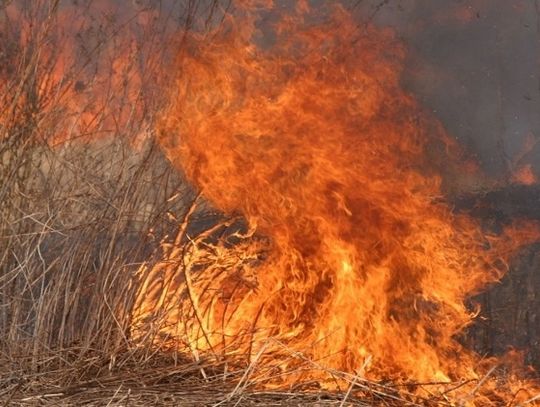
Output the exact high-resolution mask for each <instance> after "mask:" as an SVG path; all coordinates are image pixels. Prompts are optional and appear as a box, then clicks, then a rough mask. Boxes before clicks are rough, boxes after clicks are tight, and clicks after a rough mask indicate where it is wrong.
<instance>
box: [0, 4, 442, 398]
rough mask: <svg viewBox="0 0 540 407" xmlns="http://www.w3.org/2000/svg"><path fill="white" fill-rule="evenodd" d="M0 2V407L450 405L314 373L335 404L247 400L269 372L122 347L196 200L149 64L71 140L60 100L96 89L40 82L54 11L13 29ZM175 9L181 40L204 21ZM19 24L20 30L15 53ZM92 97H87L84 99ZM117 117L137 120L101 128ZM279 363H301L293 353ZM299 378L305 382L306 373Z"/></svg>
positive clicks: (110, 37) (35, 14)
mask: <svg viewBox="0 0 540 407" xmlns="http://www.w3.org/2000/svg"><path fill="white" fill-rule="evenodd" d="M8 3H9V2H0V13H1V16H0V24H1V31H0V39H1V40H0V181H1V182H0V402H1V403H3V404H4V405H15V406H17V405H20V406H23V405H24V406H26V405H129V406H131V405H133V406H136V405H214V404H215V405H335V406H342V405H351V404H354V405H360V406H361V405H365V406H368V405H373V404H381V405H400V406H401V405H423V404H432V405H449V403H447V402H446V401H445V397H444V395H442V396H440V397H437V398H434V399H433V401H431V402H429V403H428V402H427V401H426V400H421V399H418V398H415V397H413V396H411V397H407V396H404V395H406V392H404V391H403V388H402V387H400V388H398V387H393V386H392V385H390V384H385V385H383V384H376V383H368V382H365V381H360V380H359V379H358V378H356V377H354V376H347V375H344V374H343V373H340V372H328V373H329V374H330V375H332V376H335V377H340V378H341V379H342V380H344V381H345V382H348V383H349V384H350V385H349V387H348V388H344V389H343V392H342V393H341V394H335V393H326V392H321V391H316V390H317V387H316V385H315V384H313V383H304V384H303V385H302V387H298V388H292V389H288V390H287V391H272V392H270V391H268V392H263V391H258V390H257V386H255V385H256V384H257V383H258V382H259V381H260V380H261V377H262V378H268V377H269V376H271V375H273V374H279V372H277V373H276V372H270V371H264V369H259V370H258V371H257V374H254V369H253V366H254V365H255V364H256V362H257V360H256V359H255V360H254V361H253V360H252V361H251V362H250V363H247V364H246V361H245V358H244V357H242V356H239V360H238V363H236V361H234V360H230V359H229V360H227V361H226V362H225V361H223V360H221V361H220V360H219V358H214V359H212V360H208V361H205V360H202V359H200V358H199V357H198V356H197V355H193V354H186V355H181V354H177V353H175V352H171V351H166V350H163V349H159V348H156V346H155V343H154V342H155V341H154V338H152V337H151V335H148V337H147V338H146V341H142V342H141V341H138V343H137V344H136V345H134V343H133V340H132V333H131V332H130V327H131V320H130V315H131V314H130V312H131V309H132V307H133V303H134V301H135V299H136V298H137V290H138V289H139V284H138V281H139V280H138V276H137V273H136V272H137V271H138V270H139V269H140V266H141V264H142V263H143V262H145V261H148V260H149V259H151V258H152V254H153V253H155V252H156V250H157V251H158V253H159V250H158V247H159V245H160V242H161V241H162V240H163V239H167V237H166V236H172V238H171V239H174V238H175V237H176V234H177V233H178V225H179V224H180V223H181V220H182V219H184V218H185V215H186V213H187V211H188V210H189V208H190V207H191V204H192V202H193V201H194V200H195V199H197V198H196V194H195V193H194V191H192V190H191V189H190V187H189V186H187V185H186V183H185V182H184V180H183V179H182V176H181V174H179V173H178V172H177V171H176V170H175V169H173V168H172V167H171V166H170V164H169V162H168V161H167V160H166V158H165V157H164V155H163V154H162V152H161V151H160V149H159V147H158V146H157V145H156V144H155V143H154V142H153V134H152V132H153V130H152V123H153V120H154V116H155V114H156V112H157V111H159V103H160V102H159V100H158V101H156V95H159V94H160V92H159V81H156V79H155V78H156V75H157V74H158V73H157V71H155V70H152V69H155V67H156V65H152V64H142V66H141V64H140V63H139V62H140V61H139V62H137V58H138V56H137V55H135V56H133V58H134V59H133V60H128V65H130V66H136V67H137V69H139V71H138V75H139V76H138V77H139V78H143V79H144V80H142V81H141V82H143V85H144V86H142V85H141V87H142V88H144V89H145V92H146V93H144V94H142V95H138V96H137V97H136V98H135V99H134V100H133V99H132V98H130V96H129V92H122V90H125V89H119V90H117V89H114V90H113V92H112V96H111V97H110V98H109V97H106V98H104V99H103V100H105V102H106V103H104V104H103V105H102V109H97V110H92V109H90V110H89V111H90V112H91V113H92V115H93V116H92V120H91V122H92V126H88V127H86V128H85V129H86V130H87V131H86V132H82V133H83V134H82V136H81V128H82V127H81V126H80V125H77V126H75V125H73V123H74V121H75V122H77V117H74V116H73V112H71V111H69V107H66V106H67V104H66V100H69V99H70V98H72V97H73V96H72V92H73V90H74V89H75V90H77V89H78V90H81V88H82V87H84V90H85V92H87V93H88V94H92V92H93V91H94V88H92V86H94V82H93V80H94V79H95V83H98V82H99V81H98V79H96V78H95V77H92V78H93V79H92V78H90V79H89V77H88V74H87V73H86V74H85V75H87V76H85V77H84V78H85V82H84V83H82V84H81V81H80V78H79V77H78V76H77V75H78V73H80V72H83V71H84V69H86V68H87V67H88V66H89V65H90V62H88V63H86V62H84V61H83V62H82V66H81V65H77V64H74V65H73V67H71V68H70V67H69V66H68V67H67V68H65V69H66V71H65V72H64V75H63V76H62V78H61V80H58V78H56V79H54V80H52V79H51V77H54V75H52V74H51V72H52V70H53V69H54V66H55V64H56V62H55V61H57V59H58V58H60V57H61V56H60V55H59V54H58V53H55V52H46V50H50V49H51V44H52V45H53V46H52V49H59V48H61V47H62V46H63V44H62V43H57V42H56V41H59V40H61V39H62V38H61V36H59V34H58V30H57V28H58V27H57V26H55V24H57V23H59V22H58V18H59V17H58V15H57V14H58V13H59V11H58V10H59V8H61V4H60V2H58V1H56V2H48V1H37V2H27V3H26V5H25V7H27V9H26V14H25V15H23V16H22V17H21V20H18V21H13V19H12V17H11V16H9V15H8V13H7V11H6V7H7V6H8ZM22 3H24V2H21V4H22ZM86 3H88V4H87V7H92V5H91V3H92V2H91V1H87V2H86ZM180 3H181V4H180ZM81 7H82V6H81ZM178 7H180V9H181V10H182V11H181V13H183V14H182V19H180V20H178V22H177V24H178V25H179V27H180V28H181V27H182V26H184V25H185V24H187V25H188V26H189V25H190V24H192V18H193V15H194V14H195V13H196V12H204V13H210V14H211V13H213V10H214V9H213V7H207V8H205V9H204V10H203V11H201V9H199V10H197V3H196V2H194V1H191V0H190V1H184V2H179V6H178ZM113 20H114V19H112V18H111V20H110V21H109V23H110V26H107V25H102V24H98V26H99V27H100V29H101V30H103V32H101V33H98V34H96V33H94V35H96V38H97V37H100V38H102V39H100V40H99V41H98V40H96V42H95V44H94V46H93V47H92V48H91V50H90V53H89V54H88V55H89V60H88V61H90V60H91V59H92V58H93V57H96V58H97V57H99V55H101V53H102V52H103V53H105V52H106V50H108V49H109V48H110V47H111V44H113V43H115V41H118V38H117V37H118V35H119V33H120V32H121V31H119V30H118V27H116V26H115V25H114V24H120V23H118V21H116V20H114V21H113ZM21 21H33V22H34V25H33V29H32V31H31V32H32V35H31V36H30V37H29V38H28V39H27V42H26V43H25V44H24V46H21V39H20V38H19V35H20V32H19V31H18V30H19V29H20V27H21V25H20V23H21ZM94 28H95V27H94ZM180 31H181V29H180ZM82 34H84V33H82ZM162 39H163V37H159V36H155V37H154V36H152V37H150V38H149V37H142V38H141V39H139V41H141V44H142V45H143V46H142V47H141V49H143V50H144V46H145V45H148V46H149V47H156V44H161V46H162V47H163V44H164V43H162V42H161V41H162ZM86 44H87V43H86ZM117 45H118V44H116V46H117ZM174 46H178V44H175V45H174ZM158 54H159V52H158ZM160 55H161V54H160ZM143 60H144V58H143ZM128 74H129V72H128ZM96 75H97V74H96ZM128 77H132V76H129V75H128ZM121 83H122V82H121ZM123 83H124V84H125V86H126V87H128V86H129V82H127V81H126V82H123ZM146 85H149V86H148V87H145V86H146ZM153 85H155V87H154V88H153V87H152V86H153ZM101 89H102V88H99V89H97V85H96V91H97V90H100V91H101ZM92 103H94V104H95V103H97V102H96V101H95V100H94V101H93V102H92ZM118 109H128V110H129V109H133V111H136V112H137V114H133V115H128V117H129V119H128V120H124V121H123V122H120V125H117V126H113V127H111V126H110V122H111V115H112V116H114V112H115V111H117V110H118ZM83 113H84V114H88V112H82V113H80V114H81V115H82V114H83ZM119 117H120V116H119ZM122 117H125V116H122ZM113 119H114V117H113ZM113 121H115V120H113ZM116 123H117V124H118V123H119V122H118V121H116ZM88 129H90V130H88ZM135 140H136V141H135ZM207 216H210V218H209V219H210V220H206V219H205V217H207ZM193 219H195V220H194V221H193V222H194V223H195V225H196V227H194V229H193V230H195V231H199V232H200V231H201V230H204V225H210V224H215V223H216V220H217V219H220V218H219V216H217V215H216V214H214V213H212V211H211V210H210V209H208V208H207V207H206V206H205V205H204V204H203V205H202V208H201V209H199V210H198V211H197V213H195V214H194V218H193ZM197 225H198V226H197ZM185 232H186V230H185V229H181V236H179V237H178V239H179V243H181V244H182V245H191V244H194V243H193V240H192V239H187V238H186V236H185ZM192 237H193V236H192ZM183 247H185V246H183ZM179 272H181V270H179ZM290 357H291V358H296V359H299V360H301V359H302V355H298V354H294V353H291V354H290ZM297 366H298V368H299V369H302V368H304V369H305V368H306V366H307V367H308V368H311V369H313V368H314V366H313V362H311V361H307V360H306V361H302V363H297ZM415 386H416V385H413V384H411V386H410V387H411V389H413V388H414V387H415ZM428 387H429V385H428ZM306 390H309V391H306ZM449 391H451V388H449ZM358 392H360V393H361V394H362V397H361V398H358V397H360V396H359V395H358ZM354 394H356V396H355V395H354ZM398 394H399V395H398ZM403 397H406V398H408V401H406V400H405V399H403Z"/></svg>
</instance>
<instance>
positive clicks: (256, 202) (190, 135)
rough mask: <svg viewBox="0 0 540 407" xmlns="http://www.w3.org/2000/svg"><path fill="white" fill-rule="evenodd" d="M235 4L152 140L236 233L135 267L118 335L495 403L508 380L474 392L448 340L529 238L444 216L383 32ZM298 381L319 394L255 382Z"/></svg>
mask: <svg viewBox="0 0 540 407" xmlns="http://www.w3.org/2000/svg"><path fill="white" fill-rule="evenodd" d="M241 5H242V7H240V8H238V9H237V10H236V12H235V14H234V16H233V15H232V14H229V15H227V16H226V18H225V20H224V22H223V24H221V25H219V26H218V27H216V28H214V29H213V30H212V31H211V32H210V33H207V34H206V35H203V34H197V33H194V34H192V35H190V36H189V37H188V38H187V40H186V44H187V48H186V50H185V52H183V53H182V54H181V55H180V56H179V58H178V80H177V82H176V86H175V87H174V90H173V91H172V92H171V104H170V107H169V108H168V109H167V110H166V111H165V112H163V114H162V118H161V121H160V124H159V132H160V136H159V140H160V143H161V144H162V146H163V147H164V149H165V150H166V151H167V154H168V157H169V158H170V160H171V161H172V162H173V163H174V164H175V165H177V166H178V167H179V168H181V169H183V171H184V172H185V173H186V175H187V177H188V178H189V179H190V180H191V181H192V182H193V184H194V185H196V186H197V188H199V189H200V191H201V193H202V194H203V195H204V197H205V198H207V199H208V200H209V201H210V202H211V203H212V204H213V205H214V206H215V207H217V208H219V209H220V210H221V211H223V212H224V213H226V214H229V215H231V216H234V215H237V214H241V215H242V216H243V217H244V218H245V219H246V222H247V227H246V228H244V230H240V231H237V232H235V233H234V235H235V236H234V237H235V239H232V240H227V238H223V239H215V238H212V236H214V235H213V233H214V232H215V231H216V230H217V229H216V228H219V227H221V228H222V229H223V226H220V225H218V226H216V228H214V229H213V230H211V231H208V232H206V233H203V234H202V235H201V236H199V237H190V239H191V240H189V241H188V242H187V243H186V244H185V245H184V246H183V245H182V244H181V239H183V236H184V235H185V233H186V229H185V228H186V226H185V223H184V224H183V226H182V228H181V230H180V232H179V235H178V238H177V239H176V242H173V243H172V244H170V245H169V244H164V246H163V253H162V257H163V261H161V262H158V263H157V264H155V265H152V264H151V263H149V264H148V265H145V266H144V267H143V268H142V269H141V271H140V275H141V279H142V281H143V282H144V284H143V286H142V288H141V293H140V296H139V298H138V300H137V305H136V307H135V311H134V321H135V322H134V324H135V330H136V328H137V327H139V328H140V327H144V321H145V320H146V321H147V320H150V319H151V318H153V317H155V316H156V315H157V314H158V313H159V316H160V318H161V320H162V321H165V322H164V323H163V324H162V325H161V326H160V327H159V328H158V331H159V336H158V337H157V339H156V341H157V342H159V343H165V341H172V342H170V343H174V346H179V347H181V346H183V347H185V349H188V350H189V351H191V352H192V353H193V354H194V355H196V356H197V355H199V354H200V353H201V352H206V353H210V354H214V355H221V356H220V357H226V356H227V355H239V354H241V355H247V357H248V360H249V361H250V362H253V361H254V360H258V361H259V362H260V361H262V360H263V359H264V355H263V356H261V355H262V354H266V353H268V354H270V355H272V356H269V357H268V358H266V359H264V363H265V364H272V363H274V365H275V366H281V367H282V368H283V366H286V363H284V362H283V361H280V359H279V356H277V355H278V354H279V349H280V347H286V348H287V349H290V350H293V351H294V352H300V353H301V354H302V355H305V357H306V358H309V359H310V360H313V361H316V362H317V363H318V364H320V365H323V366H325V367H326V368H328V369H336V370H340V371H346V372H351V373H354V372H362V373H361V375H362V376H363V377H365V378H368V379H370V380H385V379H392V380H394V381H396V382H400V381H407V382H409V381H412V382H450V381H458V380H463V381H464V383H465V384H464V385H463V386H461V387H459V389H455V390H453V393H452V394H451V397H456V398H457V399H460V400H462V401H463V402H464V403H465V404H475V403H476V405H487V404H489V403H491V401H490V400H488V398H485V397H488V396H489V395H490V394H495V393H497V392H498V390H497V386H500V387H501V390H500V394H504V392H507V393H508V394H511V392H512V391H513V390H512V389H514V386H518V387H519V386H520V384H519V382H517V381H515V382H514V381H512V380H509V381H507V382H504V383H502V382H497V381H496V380H495V379H492V378H491V377H489V378H487V379H485V378H484V379H485V381H482V384H483V386H481V387H482V390H478V389H475V386H476V384H477V383H478V380H480V379H481V378H482V377H483V376H484V375H485V374H486V373H488V372H489V369H490V368H491V366H492V365H493V363H498V362H494V361H488V362H485V361H484V362H481V360H480V358H479V357H478V356H476V355H475V354H473V353H472V352H471V351H469V350H467V349H466V348H464V347H463V346H462V345H461V343H460V341H459V335H460V333H462V332H463V330H464V328H466V327H467V326H468V325H469V324H471V322H472V320H473V318H474V313H473V312H471V311H470V309H468V308H467V306H466V300H467V299H468V298H469V297H470V296H471V295H473V294H475V293H478V292H480V291H481V290H482V289H483V288H485V287H486V286H487V285H489V284H491V283H494V282H496V281H498V280H499V279H500V277H501V276H502V275H503V274H504V272H505V271H506V268H507V267H506V261H507V259H508V258H509V256H510V255H511V253H512V252H513V250H514V249H516V248H517V247H518V246H519V245H521V244H524V243H527V242H528V241H531V240H534V239H535V238H537V237H538V233H537V231H536V228H534V227H526V226H523V227H514V228H509V229H508V230H507V231H506V232H505V233H503V234H502V235H500V236H492V235H489V234H486V233H485V232H484V231H483V230H482V227H481V226H480V225H479V223H478V222H476V221H475V220H474V219H472V218H470V217H469V216H467V215H465V214H457V213H454V212H453V211H452V209H451V207H450V205H449V204H448V203H446V202H445V199H444V195H443V193H442V189H441V182H442V175H443V174H442V173H441V171H440V170H438V168H440V166H439V165H437V163H433V160H431V161H430V160H429V159H428V158H427V157H428V156H429V154H428V152H429V151H431V150H435V149H437V148H440V146H442V145H443V144H444V140H445V137H446V136H445V135H444V134H443V133H442V132H441V131H439V130H435V129H439V128H440V127H439V126H437V125H436V122H435V120H434V119H433V118H431V117H429V116H428V115H426V114H424V113H423V112H422V110H421V108H420V107H419V105H418V104H417V103H416V101H415V100H414V97H413V96H412V95H410V94H408V93H407V92H405V91H404V90H403V89H402V87H401V85H400V75H401V66H402V64H403V58H404V56H405V51H404V48H403V46H402V45H401V44H400V43H399V41H397V40H396V38H394V36H393V34H392V32H390V31H385V30H381V29H377V28H374V27H371V26H365V27H364V26H363V27H360V28H359V27H358V25H357V23H356V22H355V21H354V19H353V18H352V17H351V16H350V15H349V14H348V12H347V11H346V10H345V9H344V8H342V7H341V6H339V5H336V6H332V7H330V8H329V10H327V11H328V18H325V19H324V21H321V18H320V15H318V14H317V13H315V12H314V11H312V10H310V9H309V7H308V5H307V4H306V2H299V3H298V6H297V7H296V9H295V10H286V11H285V12H283V15H281V16H279V17H278V16H277V15H278V14H279V13H278V11H276V9H273V8H272V6H271V4H264V3H262V2H249V1H243V2H241ZM262 16H264V21H265V22H264V23H263V22H262V18H261V17H262ZM439 159H440V157H439ZM447 159H450V158H447ZM186 222H187V221H186ZM231 222H232V221H231ZM240 229H241V228H240ZM231 241H234V243H231ZM166 304H169V305H166ZM143 329H144V328H143ZM139 335H141V334H139ZM269 338H272V341H269ZM197 357H198V356H197ZM261 363H262V362H261ZM291 363H292V362H291ZM289 367H290V366H289ZM359 374H360V373H359ZM488 376H489V375H488ZM306 378H316V379H317V380H319V381H320V383H321V385H322V386H325V387H330V388H332V387H334V386H335V382H333V381H332V380H330V379H329V378H328V377H326V378H324V377H322V376H321V375H319V376H317V374H315V373H313V372H311V371H307V372H299V373H296V374H294V375H291V376H286V375H280V376H279V379H275V380H270V381H267V383H266V385H269V386H272V385H283V384H287V383H291V382H292V381H293V380H299V379H306ZM484 379H482V380H484ZM516 380H517V379H516ZM468 381H471V383H470V384H467V383H469V382H468ZM528 389H529V390H526V391H521V392H520V393H519V395H518V396H517V399H519V400H526V399H528V398H531V397H532V393H531V392H532V387H530V386H529V387H528ZM514 390H515V389H514ZM489 397H491V396H489ZM497 397H499V396H497ZM500 397H505V396H500ZM491 400H492V399H491ZM497 400H499V401H500V399H497ZM496 403H497V401H493V405H497V404H496Z"/></svg>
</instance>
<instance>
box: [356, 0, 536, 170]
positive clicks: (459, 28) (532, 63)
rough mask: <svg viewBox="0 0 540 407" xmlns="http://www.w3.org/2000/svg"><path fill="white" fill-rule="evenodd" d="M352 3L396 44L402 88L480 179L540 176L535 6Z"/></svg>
mask: <svg viewBox="0 0 540 407" xmlns="http://www.w3.org/2000/svg"><path fill="white" fill-rule="evenodd" d="M351 3H356V4H355V5H356V8H357V10H358V15H360V16H362V17H361V18H363V19H365V18H366V17H365V16H370V17H368V18H372V21H373V22H374V23H375V24H377V25H381V26H389V27H392V28H393V29H394V30H395V31H396V33H397V34H398V35H399V36H400V37H401V38H403V40H404V42H405V43H406V44H407V46H408V50H409V56H408V59H407V62H406V65H407V66H406V77H405V85H406V87H407V88H408V89H409V90H410V91H412V92H413V93H414V94H415V95H416V96H417V99H418V100H420V101H421V102H422V104H423V105H424V106H425V107H426V108H428V109H430V110H432V111H433V112H434V114H435V115H436V116H437V117H438V118H439V119H440V120H441V121H442V123H443V124H444V126H445V127H446V129H447V130H448V131H449V133H450V134H451V135H452V136H453V137H455V138H456V139H457V140H458V141H459V142H460V143H461V144H463V145H465V146H466V148H467V149H468V150H469V151H470V152H471V153H472V154H473V155H475V156H476V158H477V161H478V164H479V165H480V167H481V168H482V169H483V170H484V172H485V173H486V174H488V175H489V176H491V177H496V178H499V179H501V178H507V177H508V176H509V175H510V173H511V172H513V171H516V170H517V169H518V167H523V166H525V165H527V164H530V165H531V166H532V169H533V171H534V172H535V173H536V174H538V173H539V172H540V148H538V147H537V146H536V144H535V143H536V140H538V138H539V137H540V114H539V112H540V70H539V62H540V61H539V56H540V17H539V10H540V5H539V2H538V1H537V0H536V1H535V0H516V1H507V0H489V1H488V0H461V1H460V0H454V1H448V0H401V1H400V0H395V1H392V0H388V1H382V2H381V1H380V0H369V1H357V2H351ZM353 6H354V4H353ZM531 141H532V143H531Z"/></svg>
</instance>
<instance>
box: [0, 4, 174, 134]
mask: <svg viewBox="0 0 540 407" xmlns="http://www.w3.org/2000/svg"><path fill="white" fill-rule="evenodd" d="M53 3H54V4H53ZM53 3H51V2H50V1H47V0H38V1H34V2H8V4H6V5H5V7H4V8H3V9H2V13H3V15H2V22H3V24H2V29H1V30H2V31H0V36H1V37H2V38H5V39H6V40H5V41H4V40H3V42H4V43H3V44H2V45H1V46H0V56H1V57H2V58H3V59H4V61H3V64H4V65H5V66H6V68H5V69H6V70H9V71H10V72H7V71H6V72H4V67H2V68H1V69H0V91H2V100H1V102H2V103H1V104H2V106H3V107H2V110H1V111H0V126H2V125H5V123H8V122H9V120H12V121H13V118H14V117H15V118H16V117H18V116H22V115H23V114H22V113H21V112H24V111H25V110H32V109H33V110H36V111H37V110H39V115H38V114H35V117H33V118H32V119H31V120H32V121H34V122H35V125H36V128H37V129H38V133H40V137H42V138H44V139H46V140H47V141H48V142H49V143H50V144H51V145H58V144H61V143H64V142H65V141H68V140H73V139H76V140H77V141H95V140H97V139H99V138H105V137H107V136H111V135H115V136H117V135H123V136H124V137H125V138H126V139H128V138H129V139H130V140H132V139H133V138H136V137H139V138H142V137H146V135H147V134H148V132H147V131H146V130H147V128H148V127H149V120H148V116H149V113H148V112H149V111H150V110H151V109H150V108H151V107H153V106H152V105H153V103H154V101H155V97H154V96H155V93H157V92H156V88H157V86H156V79H155V78H156V77H161V76H163V75H159V68H160V63H161V64H163V60H164V59H163V53H162V50H161V49H160V48H159V47H158V44H160V43H162V42H164V41H165V40H166V39H167V35H169V34H171V32H170V30H169V32H166V30H164V29H163V28H161V29H160V28H159V27H161V25H164V23H163V22H162V21H161V20H159V19H158V15H157V12H156V11H153V10H152V9H140V10H138V9H136V8H135V6H133V5H131V6H128V7H123V8H119V7H115V6H114V3H113V2H111V1H109V0H93V1H91V2H88V4H87V5H86V6H82V5H81V4H77V3H76V2H74V3H69V2H53ZM4 20H5V21H4ZM4 22H5V24H4ZM119 26H120V27H122V30H119V29H118V27H119ZM15 71H17V74H15ZM19 71H21V72H19ZM20 77H23V78H25V83H15V82H13V83H12V80H13V79H14V78H20ZM20 121H22V122H25V121H28V118H25V117H21V118H20ZM41 128H45V129H47V131H46V132H45V131H41V130H39V129H41ZM134 128H136V130H135V131H137V128H138V129H139V131H137V133H138V134H136V135H135V136H134V135H133V134H132V133H133V129H134ZM51 129H53V130H52V131H51ZM49 133H52V134H49ZM140 141H142V140H135V141H134V143H133V144H134V145H135V144H136V143H137V142H140Z"/></svg>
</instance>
